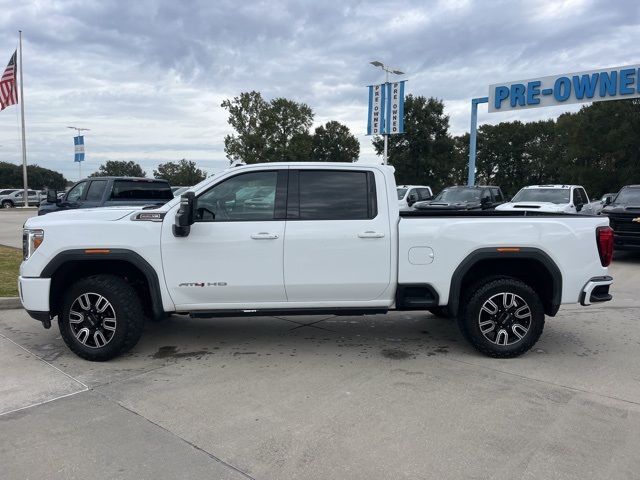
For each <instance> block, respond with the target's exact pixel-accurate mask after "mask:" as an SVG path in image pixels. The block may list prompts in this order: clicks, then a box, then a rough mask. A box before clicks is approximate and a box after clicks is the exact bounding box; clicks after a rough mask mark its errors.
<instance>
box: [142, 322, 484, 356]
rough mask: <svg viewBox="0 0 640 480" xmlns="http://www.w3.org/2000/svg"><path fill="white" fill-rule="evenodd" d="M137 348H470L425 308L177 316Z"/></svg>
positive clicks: (357, 352) (296, 351) (422, 351)
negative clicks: (370, 312) (373, 312)
mask: <svg viewBox="0 0 640 480" xmlns="http://www.w3.org/2000/svg"><path fill="white" fill-rule="evenodd" d="M135 350H136V351H134V352H131V353H130V355H147V356H151V357H152V358H154V359H181V358H195V359H200V358H203V357H205V356H209V355H217V356H219V357H224V356H231V357H237V356H255V357H256V358H257V357H274V358H291V357H298V356H302V355H304V356H308V355H313V356H337V357H338V358H340V357H342V358H345V360H346V359H349V360H354V359H357V358H362V359H366V358H371V357H374V356H379V355H382V356H383V357H386V358H388V359H391V360H404V359H409V358H415V357H416V356H417V355H427V356H435V355H438V354H447V353H449V352H452V351H463V350H464V351H468V352H471V351H472V350H471V349H470V348H469V347H467V346H466V344H463V340H462V337H461V336H460V334H459V332H458V328H457V325H456V323H455V321H454V320H446V319H440V318H435V317H433V316H431V315H429V314H427V313H420V314H416V313H415V312H414V313H412V314H410V315H409V314H406V313H404V314H403V313H401V312H398V313H393V314H387V315H366V316H355V317H339V316H327V315H324V316H307V317H248V318H215V319H191V318H189V317H188V316H181V315H173V316H171V317H170V318H169V319H167V320H166V321H164V322H161V323H157V324H149V325H147V328H146V329H145V334H144V335H143V338H142V340H141V342H140V344H139V347H138V348H136V349H135Z"/></svg>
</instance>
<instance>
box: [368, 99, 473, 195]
mask: <svg viewBox="0 0 640 480" xmlns="http://www.w3.org/2000/svg"><path fill="white" fill-rule="evenodd" d="M404 114H405V115H404V127H405V133H404V134H397V135H390V136H389V146H388V155H389V164H391V165H393V166H394V167H395V169H396V181H397V182H398V184H409V183H410V184H425V185H429V186H431V187H432V188H433V189H434V191H436V190H439V189H441V188H443V187H446V186H448V185H451V184H452V181H453V180H454V177H456V176H457V173H456V172H457V171H459V169H460V168H459V166H458V164H459V163H460V162H461V158H460V155H459V154H457V152H456V149H455V142H454V140H453V138H452V137H451V135H449V117H448V116H447V115H445V114H444V103H443V102H442V101H441V100H438V99H435V98H425V97H423V96H413V95H408V96H407V97H406V99H405V104H404ZM373 146H374V147H375V149H376V153H377V154H378V155H382V153H383V150H384V142H383V139H382V138H381V137H376V138H374V139H373ZM455 180H456V181H457V177H456V178H455Z"/></svg>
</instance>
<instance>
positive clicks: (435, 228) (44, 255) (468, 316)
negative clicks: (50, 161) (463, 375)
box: [19, 163, 613, 360]
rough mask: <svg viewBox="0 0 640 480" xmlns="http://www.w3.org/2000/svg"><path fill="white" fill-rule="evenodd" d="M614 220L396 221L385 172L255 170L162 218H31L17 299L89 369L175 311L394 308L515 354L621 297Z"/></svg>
mask: <svg viewBox="0 0 640 480" xmlns="http://www.w3.org/2000/svg"><path fill="white" fill-rule="evenodd" d="M267 191H268V192H267ZM252 192H254V193H255V192H260V198H261V199H262V201H260V202H256V201H252V198H254V195H253V193H252ZM265 192H267V193H265ZM269 192H270V193H269ZM608 223H609V222H608V219H607V218H606V217H590V216H584V215H579V216H578V215H555V214H536V213H531V212H485V211H476V212H469V211H447V210H444V211H438V210H435V211H406V212H405V211H403V212H399V209H398V200H397V191H396V184H395V179H394V174H393V168H392V167H389V166H384V165H374V164H363V163H353V164H345V163H339V164H338V163H334V164H332V163H297V164H296V163H281V164H278V163H269V164H255V165H247V166H240V167H236V168H230V169H228V170H225V171H223V172H220V173H219V174H217V175H214V176H212V177H210V178H207V179H206V180H204V181H203V182H202V183H200V184H198V185H196V186H195V187H193V188H192V189H191V190H190V191H189V192H187V193H185V194H183V195H182V197H181V198H176V199H174V200H171V201H169V202H168V203H167V204H165V205H163V206H161V207H158V208H154V209H147V208H134V207H127V208H125V207H113V208H102V209H88V210H76V211H70V212H59V213H57V214H55V215H46V216H44V217H35V218H31V219H29V220H27V222H26V224H25V226H24V234H23V240H24V241H23V243H24V262H23V263H22V265H21V267H20V278H19V286H20V297H21V300H22V303H23V306H24V308H25V309H26V310H27V311H28V313H29V314H30V315H31V317H33V318H35V319H36V320H39V321H41V322H42V323H43V325H44V326H45V327H46V328H49V327H50V326H51V320H52V319H53V318H54V317H57V318H58V325H59V328H60V332H61V335H62V338H63V339H64V341H65V342H66V344H67V345H68V346H69V348H70V349H71V350H73V351H74V352H75V353H76V354H77V355H79V356H81V357H83V358H85V359H88V360H107V359H110V358H113V357H115V356H117V355H119V354H121V353H123V352H125V351H127V350H129V349H131V348H132V347H133V346H134V345H135V344H136V342H137V341H138V339H139V337H140V335H141V333H142V327H143V323H144V319H145V318H156V319H159V318H162V317H163V316H165V315H168V314H170V313H173V312H177V313H188V314H190V315H191V316H192V317H204V318H207V317H214V316H227V317H228V316H247V315H273V314H286V315H295V314H319V313H323V314H324V313H332V314H336V315H356V314H368V313H384V312H387V311H389V310H392V309H395V310H422V311H425V310H432V311H434V312H436V313H438V314H446V315H448V316H450V317H453V318H456V319H457V321H458V324H459V326H460V329H461V331H462V334H463V335H464V337H465V338H466V339H468V340H469V342H470V343H471V344H472V345H473V346H474V347H475V348H476V349H477V350H479V351H480V352H482V353H484V354H486V355H489V356H492V357H514V356H517V355H520V354H522V353H524V352H526V351H527V350H529V349H530V348H531V347H532V346H533V345H534V344H535V343H536V341H537V340H538V338H539V337H540V335H541V334H542V329H543V326H544V320H545V315H548V316H554V315H555V314H556V312H557V311H558V309H559V307H560V305H561V304H567V303H581V304H582V305H589V304H591V303H594V302H605V301H607V300H610V299H611V296H610V294H609V286H610V285H611V283H612V278H611V277H610V276H609V275H608V271H607V266H608V265H609V262H610V261H611V257H612V246H613V234H612V231H611V229H610V228H609V226H608Z"/></svg>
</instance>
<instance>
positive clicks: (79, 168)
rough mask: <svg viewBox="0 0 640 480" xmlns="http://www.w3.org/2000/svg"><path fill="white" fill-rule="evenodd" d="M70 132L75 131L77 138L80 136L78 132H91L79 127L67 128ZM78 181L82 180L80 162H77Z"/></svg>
mask: <svg viewBox="0 0 640 480" xmlns="http://www.w3.org/2000/svg"><path fill="white" fill-rule="evenodd" d="M67 128H70V129H72V130H75V131H76V133H77V135H78V137H79V136H80V132H88V131H89V130H91V129H90V128H81V127H67ZM78 180H82V162H78Z"/></svg>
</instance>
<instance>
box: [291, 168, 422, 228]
mask: <svg viewBox="0 0 640 480" xmlns="http://www.w3.org/2000/svg"><path fill="white" fill-rule="evenodd" d="M410 193H411V192H410ZM298 194H299V217H298V218H299V219H300V220H366V219H372V218H375V217H376V215H377V214H378V211H377V205H376V195H375V179H374V176H373V172H360V171H348V170H336V171H334V170H300V171H299V190H298Z"/></svg>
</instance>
